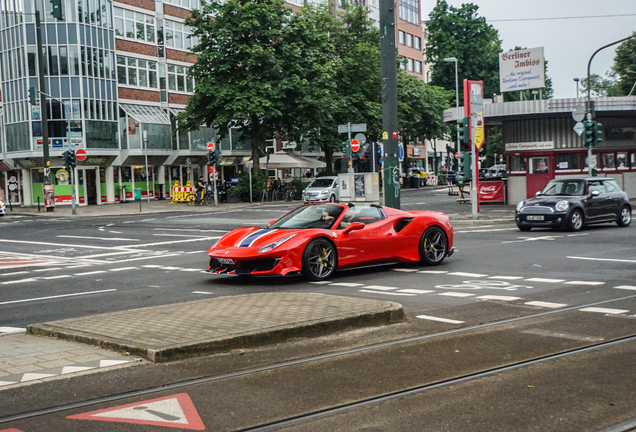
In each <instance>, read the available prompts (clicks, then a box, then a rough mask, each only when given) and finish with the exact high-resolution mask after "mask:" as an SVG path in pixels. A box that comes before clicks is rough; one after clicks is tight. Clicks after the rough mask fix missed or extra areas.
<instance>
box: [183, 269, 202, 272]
mask: <svg viewBox="0 0 636 432" xmlns="http://www.w3.org/2000/svg"><path fill="white" fill-rule="evenodd" d="M181 271H184V272H198V271H201V269H200V268H189V269H187V268H184V269H181Z"/></svg>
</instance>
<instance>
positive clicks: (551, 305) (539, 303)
mask: <svg viewBox="0 0 636 432" xmlns="http://www.w3.org/2000/svg"><path fill="white" fill-rule="evenodd" d="M524 304H527V305H528V306H538V307H546V308H551V309H556V308H561V307H566V306H567V305H566V304H564V303H550V302H542V301H531V302H526V303H524Z"/></svg>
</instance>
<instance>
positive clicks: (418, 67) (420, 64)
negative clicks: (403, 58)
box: [415, 60, 422, 75]
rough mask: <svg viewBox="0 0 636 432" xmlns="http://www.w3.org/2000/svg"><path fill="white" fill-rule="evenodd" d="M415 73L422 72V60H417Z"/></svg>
mask: <svg viewBox="0 0 636 432" xmlns="http://www.w3.org/2000/svg"><path fill="white" fill-rule="evenodd" d="M415 73H418V74H420V75H421V74H422V62H421V61H418V60H415Z"/></svg>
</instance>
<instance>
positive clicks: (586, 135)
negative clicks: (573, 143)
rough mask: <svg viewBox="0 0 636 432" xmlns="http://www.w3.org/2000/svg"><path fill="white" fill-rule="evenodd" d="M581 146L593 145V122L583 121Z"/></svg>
mask: <svg viewBox="0 0 636 432" xmlns="http://www.w3.org/2000/svg"><path fill="white" fill-rule="evenodd" d="M583 128H584V129H583V147H590V146H593V145H594V122H591V121H584V122H583Z"/></svg>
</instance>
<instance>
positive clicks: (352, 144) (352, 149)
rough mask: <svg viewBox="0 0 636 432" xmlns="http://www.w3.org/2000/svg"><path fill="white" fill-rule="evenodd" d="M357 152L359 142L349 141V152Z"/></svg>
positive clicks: (355, 140)
mask: <svg viewBox="0 0 636 432" xmlns="http://www.w3.org/2000/svg"><path fill="white" fill-rule="evenodd" d="M358 150H360V141H358V140H357V139H355V138H354V139H352V140H351V151H354V152H357V151H358Z"/></svg>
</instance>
